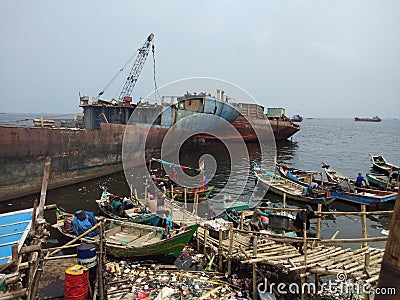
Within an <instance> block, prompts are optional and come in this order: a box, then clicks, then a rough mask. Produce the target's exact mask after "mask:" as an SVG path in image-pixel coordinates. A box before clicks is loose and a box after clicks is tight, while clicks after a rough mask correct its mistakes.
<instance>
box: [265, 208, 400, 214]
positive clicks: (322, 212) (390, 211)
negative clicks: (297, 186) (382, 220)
mask: <svg viewBox="0 0 400 300" xmlns="http://www.w3.org/2000/svg"><path fill="white" fill-rule="evenodd" d="M257 208H258V209H260V210H261V211H264V210H278V211H287V212H299V211H302V210H304V209H302V208H282V207H264V206H258V207H257ZM393 212H394V211H393V210H379V211H378V210H377V211H366V212H357V211H354V212H353V211H321V215H344V216H345V215H349V216H362V215H390V214H393Z"/></svg>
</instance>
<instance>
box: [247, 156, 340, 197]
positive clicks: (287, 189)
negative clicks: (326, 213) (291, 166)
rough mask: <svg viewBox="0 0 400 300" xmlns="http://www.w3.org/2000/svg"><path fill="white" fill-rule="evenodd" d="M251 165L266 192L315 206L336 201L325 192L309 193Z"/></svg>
mask: <svg viewBox="0 0 400 300" xmlns="http://www.w3.org/2000/svg"><path fill="white" fill-rule="evenodd" d="M253 164H254V168H253V171H254V174H255V176H256V178H257V180H258V181H259V182H260V184H261V185H262V186H263V187H264V188H265V189H266V190H267V191H270V192H272V193H274V194H277V195H279V196H283V194H286V196H287V198H288V199H292V200H296V201H302V202H307V203H315V204H317V203H323V204H330V203H331V202H333V201H334V200H335V199H336V197H335V196H333V195H329V193H327V191H325V190H322V189H317V190H314V191H313V192H312V193H310V191H309V189H308V187H306V186H304V185H302V184H300V183H297V182H295V181H292V180H290V179H287V178H284V177H282V176H279V175H276V174H274V173H272V172H269V171H265V170H261V168H260V167H259V166H258V165H257V164H256V163H254V162H253Z"/></svg>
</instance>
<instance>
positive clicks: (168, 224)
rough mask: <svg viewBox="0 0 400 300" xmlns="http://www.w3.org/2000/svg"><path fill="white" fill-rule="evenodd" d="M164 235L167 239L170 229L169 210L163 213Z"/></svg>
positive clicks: (170, 218)
mask: <svg viewBox="0 0 400 300" xmlns="http://www.w3.org/2000/svg"><path fill="white" fill-rule="evenodd" d="M165 217H166V218H165V235H166V237H167V238H168V237H169V235H170V233H171V229H172V216H171V214H170V213H169V210H167V211H165Z"/></svg>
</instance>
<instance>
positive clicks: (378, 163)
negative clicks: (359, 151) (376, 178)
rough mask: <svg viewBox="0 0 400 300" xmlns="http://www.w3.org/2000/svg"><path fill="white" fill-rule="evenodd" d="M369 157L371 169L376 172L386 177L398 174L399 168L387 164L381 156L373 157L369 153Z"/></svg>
mask: <svg viewBox="0 0 400 300" xmlns="http://www.w3.org/2000/svg"><path fill="white" fill-rule="evenodd" d="M369 156H370V158H371V162H372V166H373V168H374V169H376V170H377V171H379V172H381V173H383V174H387V175H390V174H395V173H399V169H400V168H399V166H396V165H394V164H391V163H389V162H387V161H386V159H385V158H383V156H381V155H373V154H371V153H370V154H369Z"/></svg>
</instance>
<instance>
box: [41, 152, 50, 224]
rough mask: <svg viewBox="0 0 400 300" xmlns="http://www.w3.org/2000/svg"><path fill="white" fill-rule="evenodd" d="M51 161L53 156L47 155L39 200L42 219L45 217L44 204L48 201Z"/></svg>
mask: <svg viewBox="0 0 400 300" xmlns="http://www.w3.org/2000/svg"><path fill="white" fill-rule="evenodd" d="M50 163H51V157H50V156H46V162H45V164H44V173H43V182H42V190H41V191H40V202H39V218H41V219H42V218H43V214H44V204H45V202H46V192H47V184H48V182H49V175H50Z"/></svg>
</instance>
